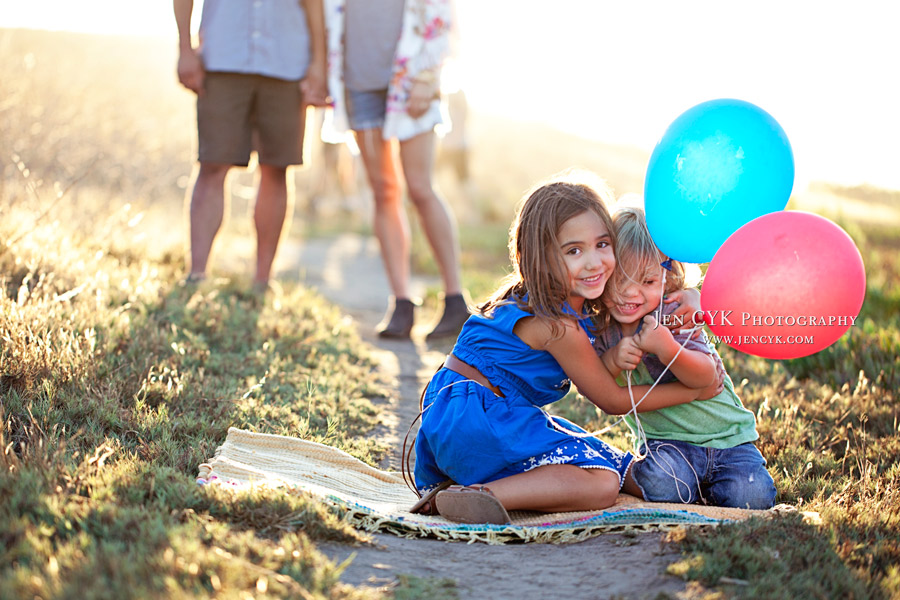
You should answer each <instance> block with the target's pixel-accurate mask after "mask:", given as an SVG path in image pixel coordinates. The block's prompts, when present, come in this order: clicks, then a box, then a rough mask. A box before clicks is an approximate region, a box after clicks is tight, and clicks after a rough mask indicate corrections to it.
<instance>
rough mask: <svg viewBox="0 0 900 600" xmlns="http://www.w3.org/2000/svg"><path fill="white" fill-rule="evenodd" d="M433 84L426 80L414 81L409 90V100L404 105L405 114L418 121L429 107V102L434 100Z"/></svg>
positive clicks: (434, 90)
mask: <svg viewBox="0 0 900 600" xmlns="http://www.w3.org/2000/svg"><path fill="white" fill-rule="evenodd" d="M436 91H437V90H436V89H435V84H434V82H433V81H429V80H427V79H414V80H413V83H412V87H410V88H409V100H408V101H407V103H406V112H407V113H408V114H409V116H410V117H412V118H413V119H418V118H419V117H421V116H422V115H424V114H425V113H426V112H428V107H429V106H431V101H432V100H434V98H435V93H436Z"/></svg>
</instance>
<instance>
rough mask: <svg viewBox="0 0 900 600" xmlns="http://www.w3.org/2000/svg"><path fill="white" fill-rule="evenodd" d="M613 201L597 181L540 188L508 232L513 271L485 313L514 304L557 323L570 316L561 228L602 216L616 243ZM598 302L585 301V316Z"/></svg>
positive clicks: (484, 307) (523, 205)
mask: <svg viewBox="0 0 900 600" xmlns="http://www.w3.org/2000/svg"><path fill="white" fill-rule="evenodd" d="M613 199H614V196H613V194H612V191H611V190H610V188H609V186H607V185H606V183H605V182H603V181H602V180H600V179H599V178H597V179H596V180H594V181H591V183H590V184H588V183H586V182H581V181H568V180H551V181H549V182H547V183H543V184H540V185H538V186H537V187H536V188H533V190H532V191H531V192H530V193H529V194H528V195H526V197H525V199H524V200H523V201H522V202H521V203H520V205H519V209H518V211H517V214H516V218H515V220H514V221H513V223H512V226H511V227H510V231H509V258H510V262H511V264H512V268H513V271H512V272H511V273H510V274H509V275H507V276H506V277H505V278H504V280H503V282H502V283H501V284H500V287H498V288H497V290H496V291H494V293H493V294H492V295H491V296H490V297H489V298H488V300H487V301H486V302H485V303H484V304H483V305H481V306H480V307H479V310H480V312H481V314H483V315H489V313H490V312H491V311H492V310H493V309H494V308H495V307H496V306H498V305H500V304H503V303H506V302H516V303H517V304H518V305H519V306H520V307H521V308H523V309H525V310H527V311H529V312H531V313H532V314H534V315H536V316H542V317H546V318H548V319H550V320H552V321H558V320H559V319H562V318H564V317H571V313H569V314H568V315H567V313H566V312H565V303H566V301H567V300H568V297H569V291H570V290H569V277H568V271H567V269H566V265H565V261H564V260H563V252H562V248H561V247H560V243H559V238H558V234H559V230H560V228H561V227H562V225H563V223H565V222H566V221H568V220H569V219H571V218H572V217H576V216H578V215H580V214H582V213H584V212H588V211H590V212H593V213H595V214H596V215H597V216H598V217H600V219H601V221H602V222H603V224H604V225H605V226H606V228H607V230H608V231H609V235H610V237H611V241H612V243H613V244H615V230H614V229H613V223H612V219H611V218H610V216H609V210H608V209H607V203H610V204H611V203H612V201H613ZM601 307H602V304H601V303H600V302H599V300H586V301H585V309H586V312H587V314H596V313H597V312H598V311H599V310H600V309H601Z"/></svg>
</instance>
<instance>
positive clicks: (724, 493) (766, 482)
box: [712, 466, 776, 510]
mask: <svg viewBox="0 0 900 600" xmlns="http://www.w3.org/2000/svg"><path fill="white" fill-rule="evenodd" d="M712 495H713V502H714V503H715V504H716V505H717V506H727V507H731V508H749V509H751V510H767V509H770V508H772V507H773V506H775V496H776V490H775V481H774V480H773V479H772V476H771V475H769V472H768V471H767V470H766V468H765V466H761V467H760V468H759V469H756V470H755V471H753V472H752V473H749V474H747V475H745V476H744V477H741V478H734V479H732V480H730V481H727V482H725V483H723V484H721V485H713V486H712Z"/></svg>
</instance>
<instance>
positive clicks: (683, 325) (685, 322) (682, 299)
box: [663, 288, 703, 339]
mask: <svg viewBox="0 0 900 600" xmlns="http://www.w3.org/2000/svg"><path fill="white" fill-rule="evenodd" d="M663 302H664V303H665V304H671V303H672V302H677V303H678V306H677V307H676V308H675V310H673V311H672V313H671V314H670V315H667V317H666V319H665V322H664V325H665V326H666V327H667V328H668V329H670V330H672V331H673V332H674V333H678V332H679V331H681V330H683V329H684V330H688V329H692V328H694V327H697V328H698V329H697V330H696V331H695V332H694V333H693V334H692V335H691V337H692V338H694V339H696V338H697V336H699V335H700V331H701V329H702V325H703V310H701V308H700V292H699V291H698V290H697V289H695V288H688V289H686V290H675V291H674V292H672V293H670V294H668V295H666V297H665V298H663Z"/></svg>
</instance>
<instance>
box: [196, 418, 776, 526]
mask: <svg viewBox="0 0 900 600" xmlns="http://www.w3.org/2000/svg"><path fill="white" fill-rule="evenodd" d="M197 482H198V483H200V484H204V485H219V486H230V487H233V488H235V489H240V488H247V487H252V486H268V487H287V488H291V489H299V490H302V491H304V492H307V493H309V494H311V495H313V496H315V497H317V498H318V499H320V500H321V501H323V502H326V503H328V504H330V505H332V506H333V507H334V508H335V509H336V510H337V511H338V512H340V513H341V514H342V515H343V517H344V518H345V519H346V520H347V521H348V522H350V523H352V524H353V525H354V526H355V527H357V528H360V529H363V530H366V531H370V532H374V531H383V532H390V533H393V534H396V535H400V536H403V537H436V538H440V539H446V540H462V541H468V542H474V541H481V542H487V543H496V544H500V543H506V542H512V541H518V542H523V541H528V542H552V543H560V542H574V541H580V540H584V539H587V538H589V537H592V536H595V535H598V534H601V533H606V532H622V531H627V530H652V529H669V528H674V527H679V526H684V525H717V524H719V523H723V522H729V521H739V520H742V519H746V518H749V517H751V516H768V515H771V514H772V512H773V511H758V510H744V509H738V508H721V507H711V506H700V505H694V504H661V503H655V502H644V501H641V500H639V499H637V498H635V497H633V496H629V495H627V494H620V495H619V499H618V501H617V502H616V503H615V504H614V505H613V506H611V507H609V508H607V509H605V510H598V511H589V512H565V513H552V514H547V513H537V512H525V511H512V512H511V513H510V518H511V519H512V523H511V524H510V525H488V524H485V525H466V524H460V523H453V522H451V521H447V520H446V519H444V518H442V517H439V516H426V515H418V514H413V513H410V512H409V511H408V509H409V507H411V506H412V505H413V504H414V503H415V502H416V500H417V497H416V494H415V492H413V491H412V490H410V489H409V488H408V487H407V486H406V484H405V483H404V481H403V478H402V476H401V475H400V473H396V472H390V471H382V470H379V469H376V468H375V467H371V466H369V465H367V464H365V463H363V462H362V461H360V460H358V459H356V458H354V457H353V456H351V455H349V454H347V453H346V452H344V451H342V450H339V449H337V448H334V447H332V446H326V445H323V444H318V443H316V442H310V441H306V440H302V439H298V438H291V437H285V436H279V435H271V434H265V433H253V432H249V431H244V430H241V429H236V428H233V427H232V428H231V429H229V430H228V436H227V438H226V439H225V443H223V444H222V445H221V446H220V447H219V448H218V449H217V450H216V453H215V456H213V457H212V458H210V459H209V461H208V462H206V463H203V464H201V465H200V466H199V473H198V477H197ZM782 510H784V508H782Z"/></svg>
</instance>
